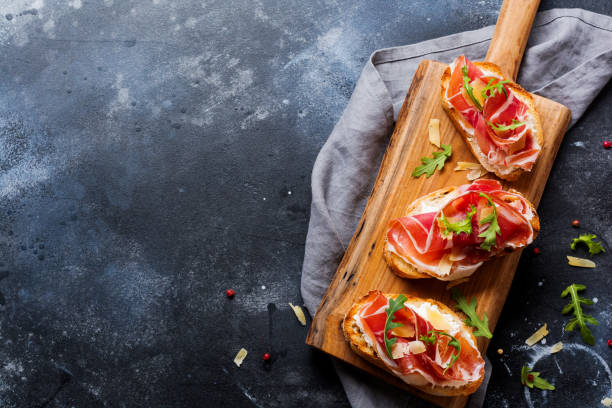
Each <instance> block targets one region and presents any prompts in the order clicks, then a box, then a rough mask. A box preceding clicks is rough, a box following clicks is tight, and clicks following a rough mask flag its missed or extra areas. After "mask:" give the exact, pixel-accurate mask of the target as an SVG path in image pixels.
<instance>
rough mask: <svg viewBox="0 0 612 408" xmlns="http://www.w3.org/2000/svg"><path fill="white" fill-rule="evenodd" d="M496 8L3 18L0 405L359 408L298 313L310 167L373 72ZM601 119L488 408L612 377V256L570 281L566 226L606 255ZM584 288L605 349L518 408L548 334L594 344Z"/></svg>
mask: <svg viewBox="0 0 612 408" xmlns="http://www.w3.org/2000/svg"><path fill="white" fill-rule="evenodd" d="M500 4H501V1H500V0H495V1H492V0H486V1H469V2H466V1H459V0H452V1H448V2H446V1H441V0H440V1H430V0H418V1H404V2H399V1H384V2H381V1H380V0H358V1H349V0H345V1H334V0H329V1H296V0H291V1H283V2H280V1H278V2H274V1H247V0H241V1H233V2H228V1H192V0H189V1H186V0H181V1H179V0H175V1H167V0H153V1H150V0H136V1H127V0H103V1H102V0H100V1H89V0H70V1H54V0H32V1H26V0H15V1H12V0H2V1H0V5H1V7H0V13H1V15H0V52H1V55H2V59H1V62H0V208H1V212H0V406H2V407H43V406H44V407H73V406H74V407H97V406H109V407H133V406H151V407H178V406H201V407H204V406H257V407H322V406H325V407H328V406H338V407H344V406H347V405H348V402H347V401H346V397H345V396H344V393H343V391H342V388H341V386H340V384H339V381H338V379H337V377H336V376H335V374H334V372H333V368H332V365H331V362H330V360H329V358H328V357H326V356H324V355H322V354H320V353H318V352H316V351H314V350H311V349H309V348H308V347H307V346H305V345H304V338H305V335H306V329H305V328H302V327H301V326H299V325H298V323H297V322H296V320H295V318H294V317H293V315H292V314H291V312H290V310H289V308H288V306H287V303H288V302H293V303H300V294H299V279H300V268H301V262H302V257H303V249H304V239H305V236H306V230H307V226H308V214H309V205H310V180H309V178H310V171H311V168H312V164H313V162H314V159H315V157H316V154H317V152H318V150H319V149H320V147H321V146H322V144H323V143H324V141H325V139H326V137H327V135H328V134H329V132H330V131H331V129H332V127H333V125H334V123H335V121H336V120H337V119H338V117H339V116H340V114H341V112H342V110H343V108H344V106H345V105H346V103H347V100H348V98H349V96H350V94H351V91H352V89H353V86H354V84H355V81H356V79H357V78H358V76H359V73H360V70H361V67H362V66H363V64H364V63H365V61H366V59H367V58H368V56H369V55H370V53H371V52H372V51H373V50H375V49H377V48H382V47H389V46H394V45H402V44H408V43H414V42H418V41H421V40H425V39H430V38H435V37H438V36H442V35H446V34H451V33H455V32H459V31H463V30H469V29H476V28H480V27H483V26H486V25H490V24H493V23H494V22H495V19H496V16H497V13H498V9H499V7H500ZM553 7H583V8H586V9H589V10H593V11H596V12H600V13H604V14H612V5H611V3H610V2H608V1H606V0H600V1H595V0H591V1H578V0H554V1H553V0H548V1H543V2H542V6H541V8H542V9H549V8H553ZM574 85H576V86H579V84H574ZM610 106H612V88H611V86H610V85H608V86H607V87H606V88H605V90H604V91H603V92H602V94H601V95H600V97H599V98H598V99H597V100H596V102H595V103H594V104H593V106H592V107H591V109H590V110H589V111H588V113H587V114H586V116H585V117H584V118H583V119H582V120H581V121H580V122H579V123H578V124H577V125H576V126H575V128H574V129H573V130H572V131H571V132H570V133H569V134H568V135H567V136H566V139H565V142H564V143H563V146H562V147H561V150H560V153H559V156H558V162H557V163H556V166H555V168H554V169H553V172H552V175H551V178H550V180H549V183H548V187H547V190H546V192H545V194H544V198H543V200H542V203H541V205H540V212H541V217H542V220H543V225H542V228H543V232H542V234H541V235H540V237H539V238H538V240H537V245H538V246H539V247H540V248H541V249H542V254H541V255H540V256H538V257H535V256H533V255H532V254H531V253H530V252H529V251H526V252H525V255H524V256H523V258H522V261H521V264H520V266H519V272H518V273H517V278H516V280H515V282H514V285H513V288H512V291H511V294H510V298H509V301H508V302H507V304H506V307H505V309H504V313H503V315H502V318H501V323H500V325H499V326H498V328H497V331H496V336H495V338H494V340H493V343H492V346H491V353H490V355H489V356H490V357H491V359H492V361H493V363H494V374H493V379H492V381H491V384H490V388H489V393H488V396H487V403H486V405H487V406H489V407H492V406H512V407H515V406H522V405H526V404H527V403H528V402H527V401H528V400H529V399H531V400H532V401H533V403H534V404H535V406H541V405H542V403H543V402H548V404H547V405H548V406H555V407H557V406H597V405H598V404H599V400H600V399H601V397H602V396H603V395H604V394H606V393H608V394H610V380H611V379H610V372H609V368H608V369H607V371H606V367H607V366H605V364H602V362H601V361H599V360H597V358H596V354H594V353H593V351H595V352H597V353H598V354H599V355H600V356H602V358H603V361H604V362H605V361H610V350H608V347H607V346H606V345H605V341H604V340H607V338H608V337H611V332H610V329H609V327H610V323H611V322H610V320H611V319H610V295H609V288H610V278H609V275H608V274H607V273H608V272H609V270H610V266H612V262H611V261H610V255H609V254H605V255H602V256H598V257H597V259H596V260H597V261H598V263H600V266H599V267H598V268H597V269H596V270H576V269H571V268H569V267H567V266H566V265H565V261H564V255H565V254H566V253H567V252H568V243H569V241H570V239H571V237H572V236H574V235H576V234H577V231H576V230H573V229H571V227H569V222H570V221H571V219H573V218H579V219H580V220H581V221H582V225H583V226H584V227H583V228H582V230H583V231H587V230H588V231H592V232H595V233H596V234H598V235H599V236H601V238H602V240H603V241H604V242H605V246H606V248H607V249H609V248H610V247H609V246H608V243H610V242H612V229H611V227H610V225H611V219H610V217H611V215H610V210H611V206H610V201H611V199H612V194H611V189H610V188H609V182H610V179H611V176H612V173H611V171H610V155H611V154H612V151H610V150H608V151H605V150H603V149H602V148H601V142H602V141H603V140H604V138H610V137H611V135H612V117H611V116H610ZM572 280H576V281H579V282H581V283H586V284H587V285H588V292H587V293H588V296H589V297H598V299H599V302H598V303H597V304H596V305H595V306H594V307H592V308H591V310H592V312H593V314H594V315H595V317H597V318H598V319H599V320H600V322H601V325H600V326H599V327H598V328H596V329H594V333H595V335H596V337H597V339H598V340H599V342H598V345H597V347H595V348H593V349H587V351H585V350H584V349H583V348H580V347H579V346H574V349H570V350H567V352H564V353H563V354H559V355H558V357H555V359H550V358H545V359H543V360H542V362H540V363H538V366H537V367H538V368H541V369H542V371H543V372H544V373H546V375H545V376H546V377H547V378H552V379H553V380H554V382H555V383H556V384H557V385H558V387H559V390H558V391H555V392H554V393H547V394H545V396H543V395H544V394H542V393H539V392H533V393H531V394H529V393H525V394H524V392H523V390H522V388H521V386H520V384H519V380H518V378H517V375H518V372H519V370H520V366H521V365H522V364H523V362H526V361H535V360H536V359H538V358H540V357H541V356H540V354H541V353H537V352H535V353H534V352H527V351H525V350H523V349H521V348H520V347H517V346H516V345H518V344H520V343H522V341H523V339H524V338H525V337H527V336H528V335H529V334H531V333H532V332H533V331H534V330H535V329H536V328H537V327H538V326H539V325H540V324H541V323H542V322H545V321H546V322H548V324H549V327H552V329H553V330H551V333H555V335H554V336H549V337H552V340H555V341H556V340H558V339H563V341H566V342H569V343H577V344H580V340H579V338H578V336H577V334H569V333H565V334H563V335H560V333H562V327H563V322H564V321H566V320H567V319H566V318H564V317H562V316H561V314H560V313H559V310H560V308H561V307H562V306H563V304H564V302H563V301H562V300H561V299H559V293H560V292H561V290H562V289H563V284H562V283H566V282H569V281H572ZM227 288H233V289H234V290H235V291H236V292H237V295H236V297H235V298H234V299H233V300H228V299H227V298H226V297H225V295H224V290H225V289H227ZM513 345H514V346H513ZM243 346H244V347H246V348H247V349H248V350H249V352H250V354H249V356H248V358H247V359H246V361H245V363H244V364H243V366H242V368H240V369H238V368H236V367H235V366H234V364H233V363H232V359H233V357H234V355H235V353H236V352H237V351H238V349H239V348H240V347H243ZM498 347H503V348H504V350H506V353H505V354H504V356H503V357H502V358H499V356H497V354H495V353H494V350H495V349H497V348H498ZM590 350H593V351H590ZM264 352H270V353H272V356H273V358H272V361H271V363H270V364H264V363H263V361H262V359H261V356H262V354H263V353H264ZM561 371H563V373H561ZM586 389H588V390H589V391H585V390H586ZM583 390H584V391H583ZM542 398H544V400H545V401H542Z"/></svg>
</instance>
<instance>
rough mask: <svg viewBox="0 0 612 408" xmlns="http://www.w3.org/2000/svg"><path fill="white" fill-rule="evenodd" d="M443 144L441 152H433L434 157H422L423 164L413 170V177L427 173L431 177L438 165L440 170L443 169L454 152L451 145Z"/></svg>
mask: <svg viewBox="0 0 612 408" xmlns="http://www.w3.org/2000/svg"><path fill="white" fill-rule="evenodd" d="M441 146H442V149H443V150H442V151H441V152H433V158H431V157H421V162H422V163H423V164H422V165H420V166H418V167H417V168H416V169H414V171H413V172H412V176H413V177H421V176H422V175H423V174H427V178H429V176H431V175H432V174H433V173H434V171H436V167H437V168H438V170H442V168H443V167H444V162H446V159H448V158H449V157H450V156H451V154H453V149H452V147H451V146H450V145H445V144H442V145H441Z"/></svg>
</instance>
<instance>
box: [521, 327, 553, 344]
mask: <svg viewBox="0 0 612 408" xmlns="http://www.w3.org/2000/svg"><path fill="white" fill-rule="evenodd" d="M547 334H548V329H547V328H546V323H544V326H542V327H540V328H539V329H538V330H537V331H536V332H535V333H533V334H532V335H531V336H529V338H528V339H527V340H525V344H527V345H528V346H529V347H531V346H533V345H534V344H536V343H537V342H538V341H540V340H542V339H543V338H544V336H546V335H547Z"/></svg>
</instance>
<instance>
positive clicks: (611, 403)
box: [601, 397, 612, 407]
mask: <svg viewBox="0 0 612 408" xmlns="http://www.w3.org/2000/svg"><path fill="white" fill-rule="evenodd" d="M601 403H602V404H603V406H604V407H612V398H610V397H606V398H604V399H602V400H601Z"/></svg>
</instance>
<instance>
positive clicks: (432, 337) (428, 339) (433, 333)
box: [419, 330, 461, 374]
mask: <svg viewBox="0 0 612 408" xmlns="http://www.w3.org/2000/svg"><path fill="white" fill-rule="evenodd" d="M427 335H428V336H425V335H421V336H419V340H421V341H424V342H425V344H435V343H436V341H437V340H438V336H447V337H450V338H451V340H450V341H449V342H448V345H449V346H451V347H453V348H454V349H455V350H457V354H451V362H450V363H449V364H448V365H447V366H446V367H445V368H444V371H442V374H445V373H446V370H448V369H449V368H451V367H452V366H453V364H455V361H457V359H458V358H459V355H460V354H461V343H459V340H457V339H456V338H455V337H454V336H452V335H450V334H448V333H446V332H443V331H440V330H430V331H428V332H427Z"/></svg>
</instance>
